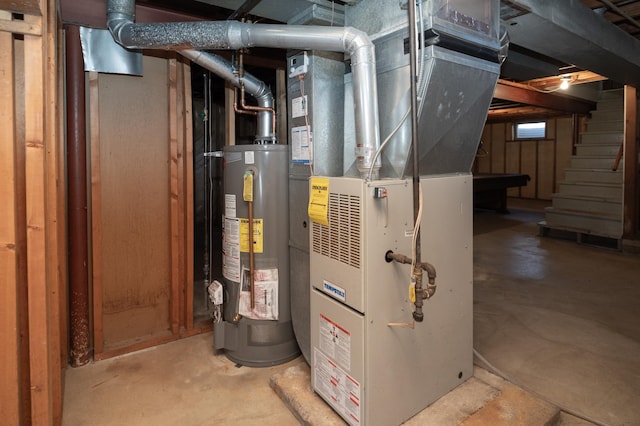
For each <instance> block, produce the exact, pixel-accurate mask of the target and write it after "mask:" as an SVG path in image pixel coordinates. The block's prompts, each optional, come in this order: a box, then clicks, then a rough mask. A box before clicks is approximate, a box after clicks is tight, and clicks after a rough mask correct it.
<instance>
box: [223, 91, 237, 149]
mask: <svg viewBox="0 0 640 426" xmlns="http://www.w3.org/2000/svg"><path fill="white" fill-rule="evenodd" d="M234 94H235V87H234V86H233V85H232V84H231V83H229V82H228V81H226V82H225V83H224V136H225V138H224V140H225V145H235V144H236V113H235V111H234V109H233V102H234V98H235V96H234Z"/></svg>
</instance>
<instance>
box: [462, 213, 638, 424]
mask: <svg viewBox="0 0 640 426" xmlns="http://www.w3.org/2000/svg"><path fill="white" fill-rule="evenodd" d="M520 207H524V206H522V205H521V206H520ZM541 219H543V215H542V213H540V212H538V211H533V210H524V209H522V210H516V209H514V208H513V207H512V214H511V215H506V216H499V215H496V214H493V213H490V212H476V214H475V215H474V234H475V236H474V245H475V247H474V347H475V348H476V350H478V351H479V352H480V353H481V354H482V355H483V356H484V357H485V358H486V359H487V360H489V362H491V363H492V364H494V366H495V367H497V368H498V369H500V370H501V371H502V372H503V373H505V374H507V375H508V376H510V377H511V378H512V379H513V380H515V381H516V382H518V383H519V384H521V385H523V387H525V388H527V389H529V390H532V391H534V392H536V393H537V394H539V395H542V396H544V397H545V398H546V399H548V400H551V401H552V402H554V403H555V404H556V405H558V406H560V407H566V408H568V409H570V410H572V411H577V412H579V413H581V414H583V415H586V416H589V417H590V418H592V419H594V420H596V421H598V422H599V423H603V424H609V425H638V424H640V406H639V405H638V402H640V257H639V256H637V255H634V256H632V255H624V254H621V253H619V252H616V251H612V250H608V249H602V248H596V247H591V246H583V245H578V244H576V243H575V242H572V241H563V240H556V239H550V238H540V237H538V236H537V228H536V226H535V223H536V222H537V221H538V220H541ZM479 364H480V365H482V364H481V363H479Z"/></svg>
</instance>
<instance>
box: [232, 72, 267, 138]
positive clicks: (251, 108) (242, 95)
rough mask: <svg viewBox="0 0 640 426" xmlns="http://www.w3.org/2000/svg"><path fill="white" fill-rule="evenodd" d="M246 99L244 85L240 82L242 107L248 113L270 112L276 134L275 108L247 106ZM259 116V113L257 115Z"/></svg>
mask: <svg viewBox="0 0 640 426" xmlns="http://www.w3.org/2000/svg"><path fill="white" fill-rule="evenodd" d="M244 99H245V97H244V84H242V81H241V82H240V106H241V107H242V108H243V109H244V110H247V111H268V112H270V113H271V131H272V132H273V134H275V133H276V110H275V109H274V108H268V107H260V106H252V105H247V104H246V103H245V100H244ZM256 115H257V113H256Z"/></svg>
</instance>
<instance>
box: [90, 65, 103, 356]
mask: <svg viewBox="0 0 640 426" xmlns="http://www.w3.org/2000/svg"><path fill="white" fill-rule="evenodd" d="M99 83H100V82H99V81H98V73H97V72H90V73H89V111H91V114H90V123H89V129H90V130H89V132H90V135H91V236H92V251H91V254H92V259H93V261H92V283H93V353H94V354H93V356H94V359H98V355H99V354H101V353H102V352H104V327H103V321H102V318H103V316H104V314H103V309H102V262H101V259H102V214H101V212H102V196H101V195H100V194H101V193H102V179H101V178H100V176H101V172H100V96H99V94H100V84H99Z"/></svg>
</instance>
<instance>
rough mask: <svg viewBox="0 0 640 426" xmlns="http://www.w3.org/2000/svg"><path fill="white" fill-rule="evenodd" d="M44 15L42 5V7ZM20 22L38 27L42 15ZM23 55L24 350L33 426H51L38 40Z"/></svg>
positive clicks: (41, 49)
mask: <svg viewBox="0 0 640 426" xmlns="http://www.w3.org/2000/svg"><path fill="white" fill-rule="evenodd" d="M43 7H44V9H45V10H44V12H45V13H43V15H45V16H46V5H45V4H43ZM25 22H29V23H31V24H33V25H36V26H41V27H42V25H43V23H42V22H43V18H42V17H41V16H25ZM24 47H25V49H24V54H25V72H26V74H25V129H26V131H25V137H26V140H25V143H26V148H25V160H26V163H25V172H26V173H25V174H26V200H27V205H26V207H27V279H28V286H29V303H28V305H29V349H30V368H31V371H30V374H31V416H32V422H33V423H34V424H52V423H53V401H52V386H51V379H52V377H51V372H52V371H53V368H52V365H51V354H50V350H51V336H50V333H49V324H48V321H49V320H50V319H51V318H50V306H51V300H50V298H49V289H48V285H47V284H48V283H47V280H48V278H49V279H53V277H47V262H48V260H47V256H46V237H47V236H46V231H47V227H46V226H47V224H46V215H47V214H46V192H45V191H46V188H47V181H46V177H45V170H46V166H45V112H44V110H45V93H44V92H45V86H46V84H45V75H44V70H45V59H46V54H47V52H46V48H45V46H44V42H43V40H42V37H40V36H33V35H25V36H24ZM46 142H47V143H48V141H46Z"/></svg>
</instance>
